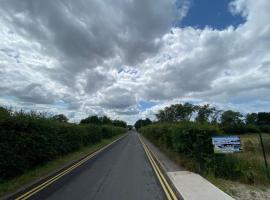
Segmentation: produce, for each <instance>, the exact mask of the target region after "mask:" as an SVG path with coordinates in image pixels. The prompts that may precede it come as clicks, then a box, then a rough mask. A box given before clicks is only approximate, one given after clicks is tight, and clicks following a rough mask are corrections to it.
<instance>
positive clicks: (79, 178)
mask: <svg viewBox="0 0 270 200" xmlns="http://www.w3.org/2000/svg"><path fill="white" fill-rule="evenodd" d="M30 199H36V200H37V199H38V200H40V199H48V200H69V199H76V200H86V199H87V200H89V199H91V200H92V199H98V200H108V199H109V200H122V199H123V200H127V199H128V200H133V199H134V200H143V199H146V200H151V199H153V200H158V199H165V196H164V193H163V190H162V188H161V186H160V184H159V182H158V180H157V178H156V176H155V174H154V171H153V170H152V168H151V165H150V163H149V161H148V158H147V156H146V155H145V152H144V150H143V148H142V145H141V143H140V141H139V138H138V135H137V133H136V132H135V131H131V132H129V133H128V136H126V137H124V138H123V139H121V140H119V141H118V142H116V143H115V144H113V145H112V146H110V147H109V148H107V149H106V150H104V151H103V152H101V153H100V154H98V155H97V156H96V157H94V158H92V159H90V160H89V161H87V162H86V163H85V164H83V165H82V166H80V167H78V168H77V169H75V170H73V171H72V172H71V173H69V174H67V175H65V176H64V177H62V178H61V179H59V180H58V181H56V182H54V183H53V184H52V185H50V186H48V187H46V188H45V189H43V190H41V191H40V192H38V193H36V194H35V195H33V196H32V197H30Z"/></svg>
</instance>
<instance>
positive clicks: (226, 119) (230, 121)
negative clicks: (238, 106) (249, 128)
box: [221, 110, 243, 127]
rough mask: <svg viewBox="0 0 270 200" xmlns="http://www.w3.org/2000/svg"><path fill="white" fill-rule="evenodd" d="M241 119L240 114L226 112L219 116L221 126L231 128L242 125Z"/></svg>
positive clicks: (230, 111)
mask: <svg viewBox="0 0 270 200" xmlns="http://www.w3.org/2000/svg"><path fill="white" fill-rule="evenodd" d="M242 117H243V115H242V114H241V113H240V112H235V111H232V110H227V111H225V112H224V113H222V115H221V125H222V126H231V127H235V126H238V125H242V124H243V121H242Z"/></svg>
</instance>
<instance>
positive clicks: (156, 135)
mask: <svg viewBox="0 0 270 200" xmlns="http://www.w3.org/2000/svg"><path fill="white" fill-rule="evenodd" d="M139 131H140V132H141V133H142V134H143V135H144V136H145V137H147V138H148V139H150V140H152V141H154V142H155V143H158V144H159V145H162V146H164V147H166V148H167V149H169V150H171V151H174V152H177V153H181V154H184V155H186V156H187V157H190V158H193V159H194V160H196V161H197V162H198V163H199V164H200V168H206V167H207V166H208V164H209V162H210V161H211V158H212V157H213V155H214V152H213V145H212V141H211V135H215V134H219V133H220V131H219V129H218V128H217V127H215V126H210V125H207V124H199V123H192V122H181V123H158V124H153V125H148V126H145V127H142V128H141V129H140V130H139Z"/></svg>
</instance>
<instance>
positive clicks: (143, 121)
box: [134, 118, 152, 130]
mask: <svg viewBox="0 0 270 200" xmlns="http://www.w3.org/2000/svg"><path fill="white" fill-rule="evenodd" d="M151 123H152V121H151V120H150V119H148V118H146V119H139V120H138V121H136V123H135V124H134V126H135V128H136V129H137V130H138V129H139V128H141V127H143V126H147V125H149V124H151Z"/></svg>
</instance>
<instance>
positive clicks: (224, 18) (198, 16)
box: [177, 0, 245, 30]
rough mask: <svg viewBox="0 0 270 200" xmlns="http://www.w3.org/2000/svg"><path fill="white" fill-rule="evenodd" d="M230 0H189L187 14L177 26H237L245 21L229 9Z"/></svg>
mask: <svg viewBox="0 0 270 200" xmlns="http://www.w3.org/2000/svg"><path fill="white" fill-rule="evenodd" d="M231 1H232V0H191V4H190V8H189V11H188V13H187V15H186V16H185V17H184V18H183V20H182V21H181V22H179V24H177V26H179V27H186V26H192V27H196V28H200V29H203V28H205V27H206V26H209V27H212V28H214V29H219V30H221V29H224V28H226V27H228V26H230V25H232V26H234V27H237V26H238V25H240V24H242V23H244V22H245V19H244V18H243V17H242V16H241V15H233V14H232V13H231V12H230V10H229V3H230V2H231Z"/></svg>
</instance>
